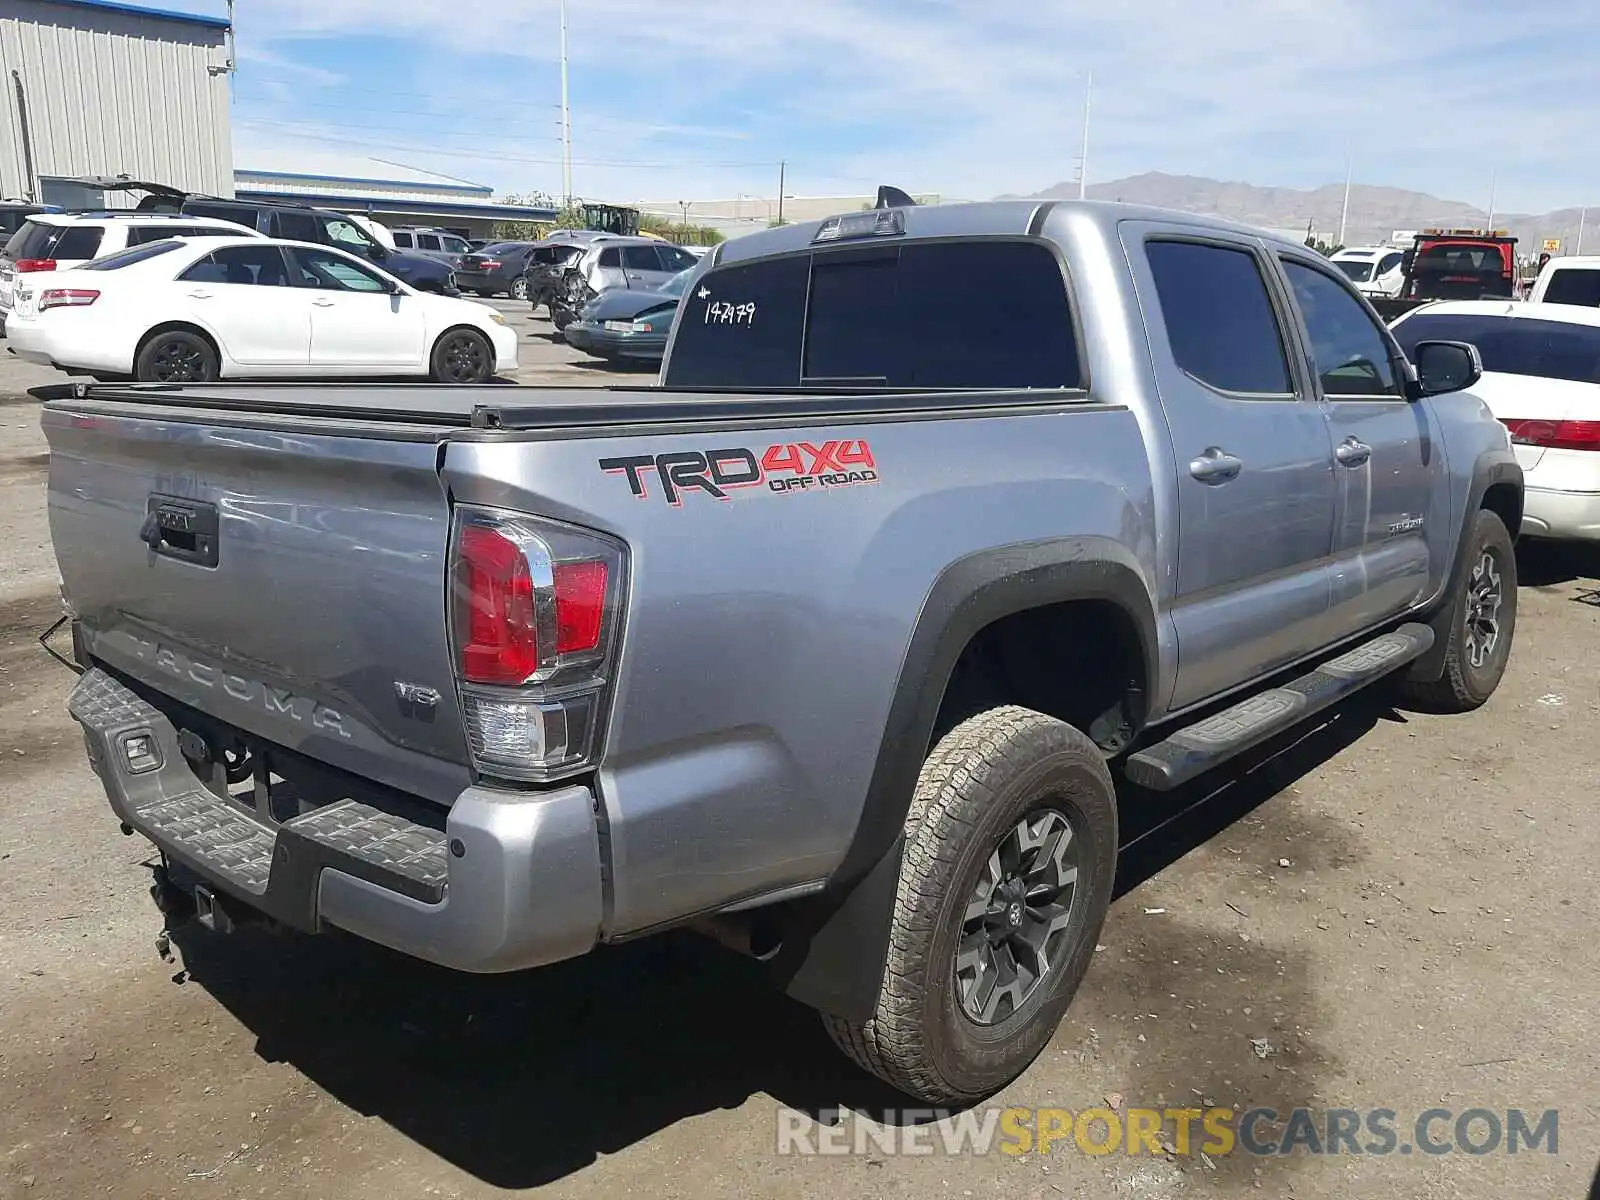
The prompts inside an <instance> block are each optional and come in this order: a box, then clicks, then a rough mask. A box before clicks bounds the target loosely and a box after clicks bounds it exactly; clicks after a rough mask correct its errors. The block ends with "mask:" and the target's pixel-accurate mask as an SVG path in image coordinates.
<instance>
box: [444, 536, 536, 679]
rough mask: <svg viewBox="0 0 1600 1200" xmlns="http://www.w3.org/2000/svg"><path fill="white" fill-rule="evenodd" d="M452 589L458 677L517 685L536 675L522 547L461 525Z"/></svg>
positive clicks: (533, 627)
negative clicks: (457, 650) (454, 609)
mask: <svg viewBox="0 0 1600 1200" xmlns="http://www.w3.org/2000/svg"><path fill="white" fill-rule="evenodd" d="M455 587H456V596H455V603H456V621H457V639H458V646H459V652H460V656H461V677H462V678H463V679H465V680H467V681H468V682H469V683H491V684H518V683H521V682H522V681H523V680H525V679H527V678H528V677H529V676H530V675H532V674H533V673H534V672H535V671H537V670H538V669H539V635H538V632H537V625H536V623H535V615H534V602H533V577H532V576H531V575H530V574H529V570H528V560H527V559H526V558H525V557H524V556H523V553H522V550H521V548H520V547H518V546H517V544H516V543H515V542H513V541H511V539H510V538H508V537H506V536H505V535H504V534H502V533H500V532H499V531H498V530H496V529H491V528H489V527H488V526H485V525H464V526H462V529H461V539H460V542H459V543H458V546H457V551H456V580H455Z"/></svg>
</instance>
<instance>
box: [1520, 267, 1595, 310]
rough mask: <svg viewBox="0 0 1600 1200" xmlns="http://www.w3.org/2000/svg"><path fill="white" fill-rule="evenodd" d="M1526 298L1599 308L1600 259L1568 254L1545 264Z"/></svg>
mask: <svg viewBox="0 0 1600 1200" xmlns="http://www.w3.org/2000/svg"><path fill="white" fill-rule="evenodd" d="M1528 299H1529V300H1532V301H1535V302H1539V301H1542V302H1543V303H1545V304H1576V305H1578V306H1580V307H1582V308H1600V256H1595V255H1592V254H1578V255H1568V256H1566V257H1563V258H1552V259H1551V260H1550V261H1549V262H1547V263H1545V265H1544V270H1542V271H1540V272H1539V278H1537V279H1535V280H1534V281H1533V290H1532V291H1531V292H1529V293H1528Z"/></svg>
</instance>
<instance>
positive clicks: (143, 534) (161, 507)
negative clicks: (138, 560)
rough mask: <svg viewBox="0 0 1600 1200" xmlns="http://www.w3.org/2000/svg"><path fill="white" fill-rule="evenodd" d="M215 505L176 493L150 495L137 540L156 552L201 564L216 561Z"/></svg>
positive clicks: (203, 565)
mask: <svg viewBox="0 0 1600 1200" xmlns="http://www.w3.org/2000/svg"><path fill="white" fill-rule="evenodd" d="M220 528H221V525H220V522H219V521H218V519H217V506H216V505H215V504H206V503H204V502H202V501H199V500H185V499H183V498H181V497H178V496H161V495H155V496H151V497H150V500H149V504H148V505H147V507H146V511H145V517H144V524H142V525H141V526H139V540H140V541H141V542H143V543H144V544H145V545H146V546H149V547H150V549H151V550H152V551H153V552H154V553H156V554H160V555H164V556H165V557H167V558H175V559H177V560H178V561H180V562H187V563H194V564H195V565H196V566H201V567H214V566H216V565H217V557H218V543H219V541H220V539H219V537H218V533H219V532H220Z"/></svg>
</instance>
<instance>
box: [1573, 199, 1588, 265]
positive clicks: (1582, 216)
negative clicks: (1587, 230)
mask: <svg viewBox="0 0 1600 1200" xmlns="http://www.w3.org/2000/svg"><path fill="white" fill-rule="evenodd" d="M1588 223H1589V209H1588V207H1587V206H1585V207H1583V208H1580V209H1579V210H1578V248H1577V249H1576V250H1574V251H1573V253H1574V254H1582V253H1583V227H1584V226H1585V225H1587V224H1588Z"/></svg>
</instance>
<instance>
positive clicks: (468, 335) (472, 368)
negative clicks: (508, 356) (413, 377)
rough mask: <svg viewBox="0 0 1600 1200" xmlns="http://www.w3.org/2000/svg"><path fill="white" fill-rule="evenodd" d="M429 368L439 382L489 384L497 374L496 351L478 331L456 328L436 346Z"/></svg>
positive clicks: (432, 376)
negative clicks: (495, 372)
mask: <svg viewBox="0 0 1600 1200" xmlns="http://www.w3.org/2000/svg"><path fill="white" fill-rule="evenodd" d="M429 366H430V370H429V375H430V377H431V378H432V379H433V381H434V382H435V383H485V382H487V381H488V379H489V377H490V376H491V375H493V374H494V350H493V348H492V347H490V345H489V339H488V338H486V337H484V336H483V334H481V333H479V332H478V331H477V330H475V329H452V330H449V331H448V332H447V333H445V335H444V336H443V337H441V338H440V339H439V341H438V342H437V343H436V344H435V345H434V347H433V358H432V361H431V362H430V364H429Z"/></svg>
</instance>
